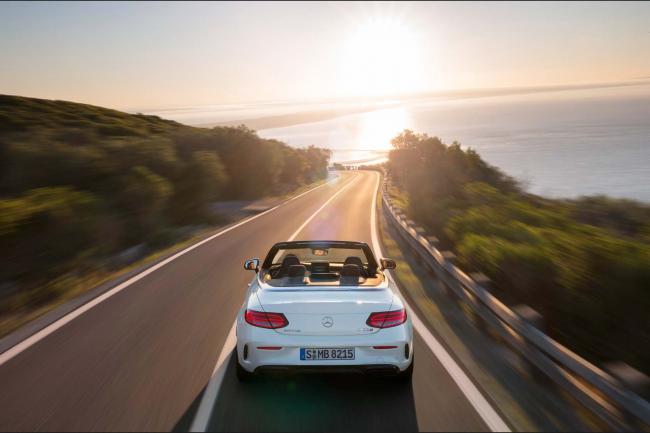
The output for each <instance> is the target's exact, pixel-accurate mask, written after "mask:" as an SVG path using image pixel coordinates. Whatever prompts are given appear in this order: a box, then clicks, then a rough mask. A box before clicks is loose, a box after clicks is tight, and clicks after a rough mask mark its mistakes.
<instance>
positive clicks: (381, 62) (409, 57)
mask: <svg viewBox="0 0 650 433" xmlns="http://www.w3.org/2000/svg"><path fill="white" fill-rule="evenodd" d="M343 55H344V58H343V60H342V62H341V77H340V81H341V83H340V85H341V87H342V88H344V89H345V90H346V92H347V93H348V94H350V95H361V96H378V95H392V94H398V93H403V92H409V91H414V90H417V88H418V86H419V84H420V82H419V81H420V80H419V76H420V68H419V61H418V43H417V40H416V37H415V34H414V33H413V32H412V31H411V30H410V29H409V28H408V26H406V25H405V24H404V23H402V22H400V21H398V20H395V19H388V18H377V19H372V20H369V21H367V22H365V23H363V24H361V25H360V26H359V27H358V28H357V29H356V30H355V31H354V32H353V33H352V34H351V36H350V37H349V40H348V42H347V43H346V45H345V47H344V50H343Z"/></svg>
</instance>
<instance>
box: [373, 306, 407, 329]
mask: <svg viewBox="0 0 650 433" xmlns="http://www.w3.org/2000/svg"><path fill="white" fill-rule="evenodd" d="M404 322H406V310H405V309H401V310H397V311H383V312H380V313H371V314H370V317H368V320H367V321H366V324H367V325H368V326H372V327H373V328H392V327H393V326H398V325H401V324H402V323H404Z"/></svg>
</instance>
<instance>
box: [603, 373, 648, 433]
mask: <svg viewBox="0 0 650 433" xmlns="http://www.w3.org/2000/svg"><path fill="white" fill-rule="evenodd" d="M603 368H604V369H605V370H606V371H607V372H608V373H609V374H611V375H612V376H613V377H614V378H615V379H616V380H618V381H619V382H620V385H622V387H624V388H627V389H629V390H630V391H632V392H634V393H635V394H638V395H639V396H640V397H642V398H644V399H647V398H649V397H650V395H649V394H650V378H649V377H648V376H646V375H645V374H644V373H642V372H640V371H639V370H637V369H635V368H634V367H631V366H630V365H628V364H626V363H624V362H620V361H619V362H608V363H606V364H604V365H603ZM618 410H620V411H621V413H622V414H623V417H624V419H623V421H624V422H625V423H626V424H627V425H629V426H630V427H632V428H633V429H634V430H637V429H638V430H639V431H642V430H643V428H644V424H643V423H642V422H640V421H639V420H638V419H637V418H636V417H635V416H633V415H632V414H631V413H629V412H628V411H627V410H625V408H624V407H620V406H619V407H618Z"/></svg>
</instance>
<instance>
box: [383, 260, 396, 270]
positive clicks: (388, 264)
mask: <svg viewBox="0 0 650 433" xmlns="http://www.w3.org/2000/svg"><path fill="white" fill-rule="evenodd" d="M379 263H380V264H381V270H382V271H383V270H384V269H395V268H396V267H397V263H395V260H393V259H380V260H379Z"/></svg>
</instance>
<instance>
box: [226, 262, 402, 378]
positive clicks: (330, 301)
mask: <svg viewBox="0 0 650 433" xmlns="http://www.w3.org/2000/svg"><path fill="white" fill-rule="evenodd" d="M403 308H404V305H403V303H402V302H401V300H400V299H399V297H398V296H396V295H395V293H394V292H393V290H392V289H391V287H390V283H389V281H388V279H387V278H383V280H382V282H381V283H380V284H379V285H377V286H373V287H359V286H322V287H321V286H317V285H310V286H298V287H277V286H272V285H269V284H266V283H265V282H264V281H262V279H260V274H257V273H256V274H255V276H254V278H253V279H252V281H251V284H250V286H249V289H248V291H247V295H246V299H245V301H244V303H243V305H242V308H241V310H240V311H239V314H238V317H237V327H236V331H237V358H238V362H239V364H240V366H241V367H242V368H243V369H244V370H246V371H248V372H251V373H252V372H255V371H256V370H257V369H263V368H265V367H274V366H282V367H297V368H301V367H317V366H322V367H344V366H368V367H372V366H388V367H393V368H395V370H396V371H404V370H406V369H407V368H408V367H409V366H410V364H411V362H412V359H413V327H412V324H411V320H410V315H408V314H407V320H406V322H405V323H403V324H401V325H398V326H394V327H391V328H383V329H379V328H374V327H371V326H369V325H367V324H366V321H367V320H368V317H369V316H370V314H371V313H374V312H383V311H396V310H400V309H403ZM246 309H251V310H256V311H263V312H267V313H282V314H284V315H285V317H286V318H287V320H288V322H289V325H288V326H286V327H283V328H279V329H266V328H260V327H256V326H252V325H250V324H249V323H247V322H246V320H245V312H246ZM386 346H388V347H390V348H379V347H386ZM269 348H271V349H269ZM301 348H354V349H355V358H354V359H352V360H351V359H346V360H319V361H314V360H310V361H306V360H301V359H300V349H301Z"/></svg>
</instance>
